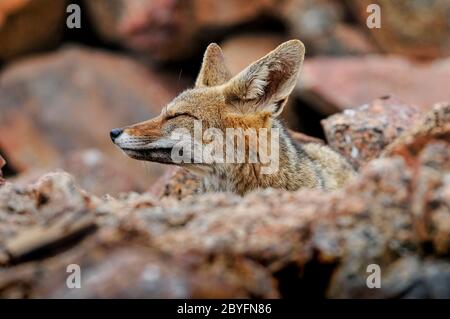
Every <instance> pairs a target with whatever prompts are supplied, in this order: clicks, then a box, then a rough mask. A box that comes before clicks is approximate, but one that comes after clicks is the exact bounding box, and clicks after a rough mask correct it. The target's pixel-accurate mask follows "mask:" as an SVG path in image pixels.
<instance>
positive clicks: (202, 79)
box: [195, 43, 231, 87]
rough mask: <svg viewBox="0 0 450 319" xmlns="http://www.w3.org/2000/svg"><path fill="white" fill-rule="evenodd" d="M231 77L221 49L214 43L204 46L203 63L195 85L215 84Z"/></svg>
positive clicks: (222, 82) (219, 83)
mask: <svg viewBox="0 0 450 319" xmlns="http://www.w3.org/2000/svg"><path fill="white" fill-rule="evenodd" d="M230 78H231V74H230V71H228V68H227V66H226V65H225V58H224V57H223V53H222V50H221V49H220V47H219V46H218V45H217V44H216V43H211V44H210V45H209V46H208V48H206V51H205V55H204V56H203V63H202V67H201V69H200V72H199V73H198V76H197V80H196V81H195V86H196V87H205V86H216V85H221V84H224V83H225V82H227V81H228V80H229V79H230Z"/></svg>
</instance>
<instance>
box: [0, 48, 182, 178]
mask: <svg viewBox="0 0 450 319" xmlns="http://www.w3.org/2000/svg"><path fill="white" fill-rule="evenodd" d="M0 81H1V83H2V85H1V86H0V109H1V110H2V112H1V113H0V145H1V147H2V149H1V152H2V153H3V154H4V155H5V156H6V157H7V158H8V159H9V161H10V163H11V165H12V166H13V167H15V168H16V169H17V170H18V171H19V172H20V171H25V170H28V169H30V168H45V169H46V168H48V167H51V168H53V167H55V165H56V163H57V162H58V161H59V159H60V158H62V157H63V156H64V155H66V154H67V153H68V152H71V151H77V150H84V149H86V148H97V149H99V150H100V151H102V152H103V153H104V154H105V156H106V157H107V158H108V161H110V162H112V163H115V164H119V163H120V164H121V167H122V169H123V171H124V172H126V173H127V174H131V176H133V178H136V179H141V180H144V179H145V183H146V185H149V184H150V182H151V181H152V179H154V178H155V177H157V176H158V175H159V174H160V172H161V169H160V166H158V165H150V166H149V167H150V169H149V170H148V172H149V173H148V172H147V171H146V170H145V169H144V168H143V167H142V165H141V164H140V163H138V162H137V161H133V160H131V159H129V158H127V157H126V156H124V155H123V154H122V152H120V151H119V150H118V149H117V148H116V147H115V146H114V145H113V144H112V143H111V140H110V138H109V136H108V134H109V131H110V130H111V129H112V128H114V127H120V126H124V125H128V124H131V123H136V122H139V121H143V120H145V119H148V118H151V117H153V116H155V115H156V114H159V112H160V108H161V107H162V106H164V105H165V104H166V103H167V102H168V101H170V100H171V99H172V98H173V97H174V96H175V95H176V93H177V92H178V90H179V89H180V88H179V87H177V83H179V82H178V81H176V80H173V79H172V78H171V76H170V75H162V74H159V73H156V72H154V71H151V70H147V69H145V68H144V66H143V65H141V64H138V63H136V62H134V61H132V60H130V59H129V58H126V57H123V56H118V55H114V54H110V53H104V52H101V51H93V50H89V49H84V48H66V49H63V50H60V51H58V52H56V53H52V54H48V55H42V56H39V57H36V58H32V59H28V60H25V61H22V62H19V63H16V64H14V65H11V66H10V67H8V68H7V69H6V70H5V71H4V72H3V73H2V74H1V76H0ZM113 165H114V164H113ZM73 168H74V169H73V170H72V169H71V170H70V172H71V173H73V174H75V176H77V174H78V172H77V168H76V167H75V166H74V167H73Z"/></svg>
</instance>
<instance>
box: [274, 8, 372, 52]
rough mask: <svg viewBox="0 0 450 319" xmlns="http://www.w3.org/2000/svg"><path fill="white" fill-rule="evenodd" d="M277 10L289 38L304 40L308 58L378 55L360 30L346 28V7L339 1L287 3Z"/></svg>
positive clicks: (353, 27)
mask: <svg viewBox="0 0 450 319" xmlns="http://www.w3.org/2000/svg"><path fill="white" fill-rule="evenodd" d="M278 10H279V11H280V16H281V18H282V20H283V22H284V23H285V24H286V25H287V26H288V32H289V35H290V37H293V38H298V39H301V40H302V41H303V42H304V43H305V45H306V48H307V54H308V55H309V54H331V55H344V54H367V53H374V52H377V51H378V49H377V48H376V47H375V46H374V45H373V44H372V43H371V41H370V39H369V38H368V36H367V35H366V34H365V33H364V32H363V31H362V30H361V29H359V28H358V27H357V26H353V25H349V24H345V22H344V16H345V14H346V12H345V7H344V6H343V4H342V3H341V2H339V1H333V0H318V1H315V0H314V1H313V0H288V1H285V2H284V3H283V4H282V5H281V6H279V8H278Z"/></svg>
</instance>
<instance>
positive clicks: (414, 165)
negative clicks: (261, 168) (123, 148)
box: [0, 104, 450, 298]
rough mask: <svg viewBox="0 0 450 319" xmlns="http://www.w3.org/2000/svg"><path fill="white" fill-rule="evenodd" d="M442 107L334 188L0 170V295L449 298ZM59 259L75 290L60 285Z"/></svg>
mask: <svg viewBox="0 0 450 319" xmlns="http://www.w3.org/2000/svg"><path fill="white" fill-rule="evenodd" d="M449 110H450V107H449V105H444V104H442V105H439V106H436V108H435V109H434V110H433V114H434V115H433V116H432V115H428V116H431V117H433V118H434V119H435V120H434V123H436V124H437V127H438V128H436V127H435V131H439V132H440V133H439V134H436V135H433V138H430V139H428V140H427V141H425V142H424V143H419V144H421V145H422V147H420V149H419V150H417V152H416V153H409V154H408V156H407V157H406V158H405V157H403V156H402V155H400V156H398V155H397V156H393V157H389V156H388V157H385V158H382V159H376V160H373V161H371V162H370V163H369V164H367V165H366V166H365V167H364V168H363V169H362V170H361V173H360V175H359V176H358V177H357V178H356V179H355V180H354V181H353V182H352V183H350V184H349V185H348V186H347V187H346V188H345V189H343V190H340V191H334V192H323V191H319V190H302V191H297V192H286V191H281V190H273V189H267V190H261V191H256V192H254V193H252V194H250V195H248V196H246V197H238V196H235V195H231V194H227V193H216V194H203V195H195V196H190V197H188V198H185V199H184V200H181V201H179V200H177V199H175V198H167V197H166V198H162V199H156V198H155V197H153V196H151V195H149V194H146V195H138V194H133V193H131V194H128V195H126V196H122V197H119V198H117V199H115V198H112V197H106V198H103V199H99V198H97V197H95V196H92V195H89V194H87V193H85V192H84V191H81V190H80V189H79V188H77V187H76V186H75V185H74V184H73V180H72V178H71V177H70V176H69V175H67V174H64V173H56V174H50V175H46V176H44V177H43V178H42V179H40V180H39V181H38V182H37V183H35V184H32V185H28V186H26V187H18V186H15V185H13V184H10V183H6V184H5V185H3V186H2V187H1V188H0V219H1V220H2V223H0V262H1V264H2V265H3V266H7V267H4V268H3V269H1V270H0V296H1V297H9V298H11V297H32V298H34V297H77V298H78V297H105V298H107V297H179V298H194V297H196V298H199V297H222V298H224V297H262V298H267V297H305V296H308V297H324V296H326V297H338V298H348V297H352V298H354V297H356V298H359V297H371V298H372V297H377V298H378V297H382V298H395V297H407V298H408V297H411V298H413V297H414V298H425V297H429V298H449V297H450V291H449V289H448V287H449V285H448V283H449V281H450V263H449V261H448V255H449V253H450V227H449V226H448V225H449V224H450V183H449V181H450V178H449V176H450V166H449V163H450V140H449V138H448V134H449V126H448V123H449V122H448V112H449ZM425 122H427V123H430V122H429V121H425ZM420 127H422V128H420ZM417 131H420V132H423V134H426V133H424V132H426V130H424V128H423V125H422V124H420V126H419V128H418V129H417ZM416 136H419V135H416ZM413 138H414V137H413ZM417 138H419V139H420V141H422V139H421V138H420V137H417ZM416 142H419V141H416ZM413 144H414V145H416V144H415V143H413ZM413 144H411V145H413ZM399 147H400V145H397V148H399ZM399 154H403V153H399ZM70 264H76V265H79V266H80V268H81V271H82V276H83V280H82V281H83V286H82V288H81V289H68V288H67V286H66V280H67V272H66V269H67V266H68V265H70ZM371 264H377V265H379V266H380V268H381V271H382V278H383V279H382V280H383V284H382V286H381V288H380V289H369V288H368V287H367V285H366V280H367V274H368V273H367V267H368V265H371ZM399 273H401V274H402V276H398V274H399Z"/></svg>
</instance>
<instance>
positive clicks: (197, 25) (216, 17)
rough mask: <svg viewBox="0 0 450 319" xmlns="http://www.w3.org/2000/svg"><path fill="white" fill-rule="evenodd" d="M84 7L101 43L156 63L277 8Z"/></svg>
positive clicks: (216, 4)
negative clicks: (130, 51)
mask: <svg viewBox="0 0 450 319" xmlns="http://www.w3.org/2000/svg"><path fill="white" fill-rule="evenodd" d="M85 4H86V5H87V7H88V9H89V13H90V15H91V18H92V21H93V24H94V26H95V27H96V29H97V30H98V32H99V34H100V35H101V36H102V37H104V38H105V39H108V40H109V41H113V42H115V43H118V44H120V45H123V46H125V47H128V48H130V49H132V50H135V51H138V52H144V53H145V54H149V55H151V56H152V57H153V58H156V59H159V60H174V59H175V60H176V59H183V58H184V59H186V58H188V57H189V56H190V55H191V54H192V53H193V52H194V51H196V50H199V49H200V44H201V43H204V42H211V41H213V40H214V39H216V36H218V35H220V34H223V30H224V29H225V28H230V27H232V26H236V25H239V24H242V23H245V22H248V21H250V20H252V19H256V18H258V17H261V16H262V15H263V14H265V13H267V12H270V11H271V9H273V8H274V7H276V6H277V2H276V1H274V0H251V1H246V2H245V3H243V2H242V1H240V0H231V1H227V2H221V1H215V0H206V1H205V0H188V1H179V0H162V1H131V2H130V1H124V0H120V1H115V2H111V1H105V0H99V1H85ZM205 31H207V32H205Z"/></svg>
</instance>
